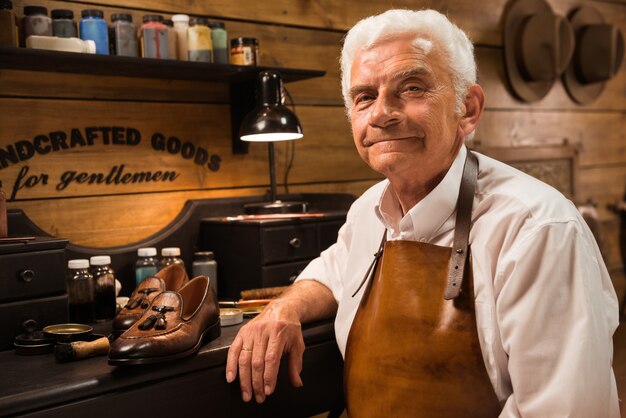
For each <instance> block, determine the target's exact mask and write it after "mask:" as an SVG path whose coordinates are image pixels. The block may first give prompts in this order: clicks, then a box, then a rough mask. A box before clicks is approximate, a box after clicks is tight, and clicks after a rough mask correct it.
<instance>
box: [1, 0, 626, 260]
mask: <svg viewBox="0 0 626 418" xmlns="http://www.w3.org/2000/svg"><path fill="white" fill-rule="evenodd" d="M549 3H550V5H551V6H552V7H553V9H554V10H555V11H556V12H557V13H559V14H562V15H565V14H567V13H568V11H570V10H572V9H573V8H574V7H576V6H579V5H581V4H586V5H592V6H594V7H596V8H597V9H598V10H599V11H600V12H601V13H602V14H603V15H604V16H605V17H606V19H607V20H608V21H610V22H613V23H616V24H617V25H619V27H620V28H621V30H622V31H623V32H624V33H626V3H624V2H623V1H600V0H597V1H575V0H549ZM506 4H507V1H506V0H480V1H479V0H459V1H454V2H449V1H446V0H411V1H409V0H395V1H393V2H392V1H388V0H369V1H359V0H274V1H271V2H259V1H252V0H241V1H238V2H232V1H229V0H214V1H205V2H198V1H191V0H182V1H181V0H178V1H173V0H139V1H135V2H132V8H129V3H127V2H121V1H119V0H87V1H80V2H79V1H52V0H31V1H22V0H17V1H14V10H15V11H16V13H17V15H18V16H21V15H22V9H23V6H24V5H43V6H46V7H48V9H49V10H51V9H55V8H67V9H72V10H74V12H75V14H76V15H77V16H79V15H80V10H82V9H85V8H101V9H104V11H105V18H106V19H107V20H109V16H110V14H111V13H116V12H126V13H132V15H133V18H134V21H135V22H140V21H141V16H142V15H144V14H147V13H161V14H163V15H166V16H169V15H171V14H175V13H187V14H189V15H199V16H207V17H209V18H211V19H216V20H217V19H219V20H222V21H224V22H225V24H226V28H227V30H228V32H229V36H230V37H235V36H254V37H256V38H258V39H259V40H260V45H261V62H262V64H264V65H271V66H283V67H291V68H309V69H321V70H324V71H326V72H327V74H326V76H325V77H323V78H318V79H312V80H307V81H300V82H295V83H291V84H289V85H288V89H289V91H290V92H291V94H292V96H293V97H294V100H295V103H296V105H297V113H298V115H299V117H300V119H301V121H302V123H303V127H304V130H305V138H304V139H303V140H300V141H297V143H296V145H295V150H296V154H295V162H294V166H293V169H292V171H291V174H290V177H289V186H290V187H289V190H290V191H294V192H300V191H302V192H317V191H337V192H351V193H355V194H358V193H361V192H362V191H364V190H365V189H366V188H367V187H369V186H370V185H371V184H373V183H374V182H376V181H377V180H378V179H380V176H379V175H377V174H376V173H374V172H372V171H371V170H369V168H368V167H366V166H365V164H364V163H362V162H361V161H360V160H359V158H358V156H357V154H356V152H355V151H354V149H353V145H352V139H351V135H350V129H349V126H348V123H347V121H346V118H345V115H344V112H343V107H342V100H341V96H340V89H339V69H338V56H339V52H340V47H341V41H342V37H343V35H344V34H345V31H346V30H347V29H348V28H349V27H350V26H351V25H353V24H354V23H355V22H356V21H358V20H359V19H360V18H362V17H365V16H368V15H371V14H374V13H378V12H381V11H383V10H385V9H387V8H389V7H391V5H393V6H394V7H407V8H421V7H432V8H436V9H438V10H440V11H442V12H444V13H446V14H447V15H449V16H450V18H451V19H452V20H453V21H455V22H456V23H457V24H458V25H459V26H460V27H461V28H463V29H464V30H466V31H467V32H468V33H469V35H470V37H471V38H472V40H473V41H474V43H475V44H476V56H477V60H478V63H479V77H480V83H481V84H482V85H483V87H484V89H485V91H486V94H487V110H486V114H485V117H484V120H483V123H482V125H481V127H480V129H479V132H478V135H477V141H479V142H480V143H481V144H482V145H485V146H489V147H492V146H495V147H519V146H541V145H559V144H563V143H564V142H568V143H570V144H577V145H578V146H579V147H580V150H581V152H580V160H579V161H580V189H579V193H578V200H581V201H584V200H587V199H593V200H594V201H596V202H597V203H598V209H599V212H600V216H601V219H602V221H603V228H604V232H605V233H606V241H607V243H608V248H609V251H608V256H607V263H608V265H609V267H610V269H611V270H612V271H614V272H617V271H619V270H621V266H622V262H621V259H620V257H619V246H618V229H619V223H618V218H617V215H616V214H615V213H613V212H611V211H610V210H608V209H607V205H610V204H615V203H617V202H619V201H621V200H622V198H623V195H624V191H625V187H626V147H625V141H624V139H623V134H624V131H625V129H624V128H626V123H625V121H626V100H625V99H626V65H622V67H621V70H620V71H619V74H618V75H617V76H616V77H615V78H614V79H613V80H611V81H610V82H609V83H608V84H607V87H606V90H605V92H604V94H603V95H602V96H601V97H600V98H599V99H598V100H596V101H595V102H593V103H591V104H589V105H585V106H579V105H576V104H575V103H574V102H573V101H572V100H571V99H570V98H569V97H568V95H567V93H566V92H565V90H564V88H563V86H562V84H561V83H560V82H557V83H556V84H555V86H554V88H553V89H552V90H551V91H550V93H549V94H548V95H547V96H546V97H545V98H544V99H543V100H541V101H539V102H537V103H533V104H525V103H522V102H519V101H517V100H516V99H515V98H514V97H513V96H512V95H511V93H510V90H509V88H508V86H507V81H506V77H505V73H504V67H503V48H502V36H501V32H502V12H503V10H504V8H505V6H506ZM226 102H227V89H226V86H225V85H222V84H219V83H210V82H204V83H203V82H190V81H180V80H153V79H141V78H129V77H95V76H90V75H89V74H84V75H75V74H57V73H54V72H49V73H39V72H38V73H33V72H27V71H17V70H2V71H0V148H2V147H6V146H7V145H9V144H14V143H15V142H17V141H19V140H24V139H27V140H32V139H33V138H34V137H36V136H37V135H41V134H44V135H46V134H49V133H50V132H54V131H63V132H70V131H71V129H72V128H76V129H79V130H81V129H83V130H84V129H85V128H86V127H91V126H105V127H112V126H121V127H132V128H134V129H136V130H138V131H140V132H141V135H142V142H141V143H140V144H139V145H137V146H134V147H133V146H129V145H116V146H114V145H107V146H105V145H103V144H102V143H101V141H100V140H101V138H99V140H98V141H96V144H95V145H94V146H91V147H76V148H73V149H70V150H64V151H60V152H52V153H50V154H48V155H45V156H39V155H37V156H35V157H33V158H31V159H30V160H28V161H27V162H21V163H19V164H12V165H9V166H8V167H6V168H2V169H0V180H1V181H2V185H3V189H4V191H5V192H6V193H7V194H9V195H11V194H12V192H13V189H14V185H15V182H16V179H17V178H18V176H19V173H20V172H22V174H24V172H23V170H24V167H28V170H29V172H28V175H29V176H35V177H34V178H33V180H32V181H31V182H32V183H34V182H35V180H34V179H35V178H37V176H40V175H41V173H47V174H48V175H49V183H48V184H45V185H44V184H35V185H33V187H30V188H28V187H22V188H21V189H19V190H18V191H17V193H16V195H15V196H14V199H13V201H11V202H10V203H9V207H12V208H22V209H24V210H25V211H26V213H27V214H28V216H30V217H31V218H32V219H33V220H34V221H35V222H36V223H37V224H38V225H39V226H40V227H42V228H43V229H44V230H46V231H49V232H50V233H53V234H55V235H59V236H64V237H68V238H69V239H71V240H72V241H73V242H75V243H77V244H83V245H90V246H112V245H119V244H125V243H130V242H134V241H137V240H139V239H142V238H144V237H146V236H148V235H150V234H152V233H155V232H156V231H158V230H159V229H161V228H162V227H163V226H164V225H166V224H167V223H168V222H169V221H170V220H172V219H173V218H174V217H175V216H176V214H177V213H178V212H179V210H180V209H181V207H182V205H183V203H184V202H185V200H187V199H191V198H206V197H224V196H236V195H251V194H257V195H258V194H262V193H264V191H265V189H266V188H267V183H268V180H267V177H268V174H267V171H268V170H267V162H266V158H267V152H266V147H265V146H264V145H263V144H253V145H252V146H251V147H250V153H249V154H247V155H232V154H231V152H230V138H229V131H230V126H229V121H228V120H229V119H228V106H227V104H226ZM156 132H159V133H162V134H163V135H165V136H166V137H169V136H176V137H177V138H180V139H181V140H182V141H186V142H189V143H191V144H193V145H194V146H195V147H203V148H204V149H206V150H208V152H209V153H210V154H213V155H219V156H220V158H221V163H220V165H219V169H218V170H217V171H212V170H210V169H208V168H207V167H206V166H198V165H194V164H193V162H190V161H189V160H186V159H184V158H182V156H181V155H173V154H169V153H167V152H162V151H157V150H155V149H154V148H152V147H151V144H150V138H151V135H152V134H153V133H156ZM287 147H288V145H286V144H283V145H280V146H278V148H277V152H278V157H277V161H278V173H279V177H280V178H282V173H284V170H285V167H286V152H287ZM122 162H125V163H126V165H125V169H126V170H127V171H135V172H137V171H156V170H162V171H165V170H171V171H175V172H176V173H178V174H179V177H177V179H176V180H175V181H172V182H152V183H142V184H131V185H105V184H101V185H97V184H96V185H85V184H77V183H76V182H72V183H70V184H69V185H68V186H67V187H65V188H64V189H62V190H59V189H58V187H56V186H57V184H58V183H59V180H58V179H59V178H60V176H61V175H62V174H63V173H65V172H66V171H72V170H74V171H77V172H82V171H84V172H88V173H108V172H109V171H110V170H111V168H112V167H113V166H114V165H118V166H119V164H121V163H122ZM39 178H40V177H39ZM23 181H24V180H23ZM281 182H282V180H281Z"/></svg>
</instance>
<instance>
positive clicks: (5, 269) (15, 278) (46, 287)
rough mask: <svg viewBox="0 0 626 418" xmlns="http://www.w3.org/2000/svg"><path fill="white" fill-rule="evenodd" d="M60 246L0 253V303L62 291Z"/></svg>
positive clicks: (62, 254)
mask: <svg viewBox="0 0 626 418" xmlns="http://www.w3.org/2000/svg"><path fill="white" fill-rule="evenodd" d="M66 270H67V266H66V264H65V252H64V250H63V249H55V250H47V251H29V252H24V253H16V254H2V255H0V302H7V301H11V300H21V299H29V298H36V297H41V296H47V295H58V294H61V293H65V292H66V290H65V271H66Z"/></svg>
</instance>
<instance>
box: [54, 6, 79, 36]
mask: <svg viewBox="0 0 626 418" xmlns="http://www.w3.org/2000/svg"><path fill="white" fill-rule="evenodd" d="M50 15H51V16H52V34H53V35H54V36H58V37H59V38H77V37H78V28H77V27H76V22H74V12H73V11H71V10H66V9H56V10H53V11H52V12H50Z"/></svg>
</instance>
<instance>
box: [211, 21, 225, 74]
mask: <svg viewBox="0 0 626 418" xmlns="http://www.w3.org/2000/svg"><path fill="white" fill-rule="evenodd" d="M209 27H210V28H211V41H213V62H214V63H216V64H228V55H229V54H228V33H227V32H226V30H225V29H224V22H210V23H209Z"/></svg>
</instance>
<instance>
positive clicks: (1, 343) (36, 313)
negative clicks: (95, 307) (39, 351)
mask: <svg viewBox="0 0 626 418" xmlns="http://www.w3.org/2000/svg"><path fill="white" fill-rule="evenodd" d="M0 318H2V326H0V350H8V349H11V348H13V339H14V338H15V336H16V335H19V334H23V333H24V329H23V327H22V324H23V323H24V321H26V320H29V319H34V320H35V321H36V322H37V329H41V328H43V327H45V326H46V325H52V324H59V323H64V322H67V321H68V319H69V312H68V302H67V295H60V296H51V297H47V298H39V299H31V300H24V301H19V302H11V303H2V304H0Z"/></svg>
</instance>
